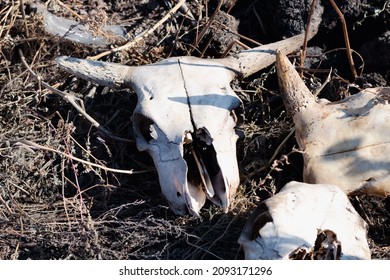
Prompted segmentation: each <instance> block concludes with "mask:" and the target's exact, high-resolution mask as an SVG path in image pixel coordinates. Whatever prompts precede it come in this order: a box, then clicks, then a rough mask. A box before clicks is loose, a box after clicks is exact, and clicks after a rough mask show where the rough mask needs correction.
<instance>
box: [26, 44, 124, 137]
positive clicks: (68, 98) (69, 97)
mask: <svg viewBox="0 0 390 280" xmlns="http://www.w3.org/2000/svg"><path fill="white" fill-rule="evenodd" d="M18 51H19V55H20V59H21V61H22V63H23V65H24V66H25V67H26V68H27V70H28V71H29V72H30V74H31V75H32V76H33V77H34V78H35V79H36V80H37V81H38V83H39V86H41V85H42V86H44V87H45V88H46V89H48V90H51V91H52V92H53V93H55V94H57V95H58V96H60V97H62V98H63V99H64V100H66V101H67V102H69V103H70V104H71V105H72V106H73V107H74V108H75V109H76V110H77V112H79V113H80V114H81V115H82V116H83V117H84V118H86V119H87V120H88V121H89V122H90V123H91V124H92V126H94V127H96V128H97V129H98V130H100V131H101V132H103V133H104V134H106V135H107V136H109V137H110V138H112V139H114V140H120V141H125V142H132V141H130V140H127V139H123V138H120V137H117V136H114V135H112V134H111V133H110V132H109V131H108V130H107V129H105V128H104V127H103V126H102V125H101V124H100V123H99V122H97V121H96V120H95V119H94V118H92V117H91V116H90V115H89V114H88V113H87V112H85V110H84V109H83V108H82V106H80V105H79V104H77V102H76V99H77V98H76V97H75V96H73V95H71V94H68V93H64V92H62V91H60V90H58V89H56V88H54V87H52V86H51V85H49V84H48V83H46V82H44V81H43V80H42V78H41V77H40V76H39V75H37V74H36V73H35V72H34V71H33V70H32V69H31V67H30V66H29V65H28V64H27V61H26V59H25V57H24V54H23V52H22V50H21V49H19V50H18Z"/></svg>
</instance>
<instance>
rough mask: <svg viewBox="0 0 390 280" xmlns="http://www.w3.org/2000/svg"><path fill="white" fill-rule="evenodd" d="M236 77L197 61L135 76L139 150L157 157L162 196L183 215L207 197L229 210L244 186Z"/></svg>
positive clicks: (145, 69)
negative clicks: (238, 152) (232, 196)
mask: <svg viewBox="0 0 390 280" xmlns="http://www.w3.org/2000/svg"><path fill="white" fill-rule="evenodd" d="M149 73H153V75H150V74H149ZM167 74H168V75H169V79H168V78H167V77H166V76H167ZM234 76H235V74H234V72H233V71H227V70H226V68H225V67H224V66H223V65H221V64H219V63H217V62H215V61H213V60H203V59H198V58H194V57H176V58H171V59H167V60H164V61H162V62H160V63H157V64H153V65H147V66H142V67H139V68H138V69H137V70H135V71H134V73H133V79H134V80H136V81H137V84H136V85H134V86H133V89H134V91H135V92H136V93H137V95H138V97H139V100H138V104H137V107H136V109H135V111H134V117H133V121H134V122H133V125H134V130H135V132H136V136H137V147H138V149H139V150H141V151H148V152H149V154H150V155H151V156H152V158H153V160H154V163H155V166H156V168H157V171H158V175H159V180H160V185H161V188H162V192H163V194H164V196H165V197H166V198H167V200H168V202H169V204H170V206H171V208H172V209H173V210H174V212H176V213H178V214H184V213H185V212H186V210H187V208H188V210H189V211H190V212H191V213H192V214H194V215H197V214H198V212H199V210H200V208H201V207H202V206H203V204H204V203H205V200H206V196H207V197H208V198H209V199H211V200H212V201H214V202H215V203H216V204H219V205H221V206H222V207H223V209H224V210H225V211H226V210H227V209H228V206H229V197H230V193H232V194H234V193H235V190H236V188H237V186H238V184H239V174H238V166H237V159H236V141H237V138H238V137H237V135H236V133H235V130H234V128H235V126H236V123H235V119H234V116H233V113H232V111H233V110H234V109H236V108H237V107H239V105H240V99H239V98H238V97H237V96H236V94H235V93H234V92H233V90H232V89H231V88H230V85H229V83H230V81H231V80H232V79H233V78H234ZM162 77H164V78H162ZM199 81H202V83H199ZM189 166H190V168H189ZM189 169H190V170H189ZM189 171H190V172H189Z"/></svg>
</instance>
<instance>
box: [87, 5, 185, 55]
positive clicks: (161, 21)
mask: <svg viewBox="0 0 390 280" xmlns="http://www.w3.org/2000/svg"><path fill="white" fill-rule="evenodd" d="M185 1H186V0H180V2H179V3H177V4H176V5H175V6H174V7H173V8H172V9H171V10H170V11H169V12H168V13H167V14H166V15H165V16H164V17H163V18H162V19H161V20H159V21H158V22H157V23H156V24H155V25H154V26H153V27H152V28H150V29H149V30H148V31H146V32H145V33H143V34H142V35H141V36H139V37H137V38H135V39H134V40H133V41H130V42H128V43H126V44H124V45H123V46H120V47H117V48H113V49H111V50H108V51H105V52H102V53H100V54H98V55H95V56H90V57H87V58H88V59H91V60H97V59H100V58H102V57H104V56H106V55H109V54H112V53H114V52H118V51H121V50H125V49H128V48H131V47H133V46H134V45H135V44H137V43H138V42H140V41H141V40H142V39H144V38H145V37H147V36H149V35H150V34H152V33H153V32H154V31H155V30H156V29H157V28H158V27H159V26H160V25H162V24H163V23H164V22H166V21H167V20H168V18H169V17H171V16H172V15H173V14H174V13H175V12H176V11H177V10H178V9H179V8H180V7H181V6H182V5H183V3H184V2H185Z"/></svg>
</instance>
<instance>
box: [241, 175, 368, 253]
mask: <svg viewBox="0 0 390 280" xmlns="http://www.w3.org/2000/svg"><path fill="white" fill-rule="evenodd" d="M318 230H320V231H326V230H329V231H331V232H333V233H335V234H337V239H336V238H334V239H335V240H333V241H334V242H332V241H331V242H328V244H326V245H325V247H326V246H335V247H337V244H339V243H338V242H340V243H341V259H370V258H371V253H370V249H369V247H368V242H367V237H366V236H367V225H366V223H365V221H364V220H363V219H362V218H361V217H360V216H359V215H358V213H357V212H356V211H355V209H354V208H353V206H352V204H351V203H350V202H349V199H348V197H347V196H346V195H345V194H344V192H343V191H342V190H340V189H339V188H338V187H336V186H333V185H327V184H318V185H311V184H306V183H299V182H294V181H293V182H290V183H288V184H286V185H285V186H284V187H283V189H282V190H281V191H280V192H279V193H277V194H276V195H274V196H273V197H271V198H269V199H267V200H265V201H263V202H261V203H260V205H259V206H258V208H257V209H256V210H255V211H254V212H253V213H252V215H251V217H250V219H249V220H248V222H247V223H246V225H245V227H244V229H243V231H242V233H241V235H240V237H239V240H238V243H239V244H240V245H241V246H242V247H243V249H244V252H245V258H246V259H289V258H291V255H292V254H294V253H296V250H297V249H299V250H305V251H310V250H311V249H312V247H314V245H315V241H316V239H317V234H318ZM328 241H329V240H328ZM328 249H329V248H328Z"/></svg>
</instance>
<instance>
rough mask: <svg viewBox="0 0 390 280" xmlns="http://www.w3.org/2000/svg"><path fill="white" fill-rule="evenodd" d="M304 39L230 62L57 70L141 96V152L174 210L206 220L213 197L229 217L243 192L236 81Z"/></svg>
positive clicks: (67, 63) (78, 64) (137, 117)
mask: <svg viewBox="0 0 390 280" xmlns="http://www.w3.org/2000/svg"><path fill="white" fill-rule="evenodd" d="M321 12H322V7H320V6H319V7H318V8H317V9H316V13H315V14H314V15H313V19H315V22H314V21H313V23H312V24H311V26H312V30H311V31H310V32H309V34H308V37H309V38H311V37H312V36H313V35H314V34H315V33H316V30H317V27H318V24H319V21H320V14H321ZM303 40H304V35H303V34H301V35H297V36H295V37H291V38H288V39H285V40H282V41H279V42H276V43H272V44H268V45H264V46H261V47H257V48H254V49H250V50H246V51H242V52H240V53H238V54H236V55H234V56H230V57H227V58H223V59H201V58H196V57H172V58H168V59H164V60H162V61H160V62H157V63H154V64H150V65H144V66H137V67H130V66H125V65H119V64H113V63H105V62H100V61H91V60H84V59H76V58H71V57H59V58H57V63H58V64H59V65H60V67H61V68H62V69H64V70H65V71H67V72H69V73H72V74H74V75H76V76H79V77H81V78H84V79H86V80H89V81H92V82H95V83H97V84H100V85H104V86H108V87H112V88H121V87H122V88H123V87H127V88H132V89H133V90H134V91H135V93H136V94H137V96H138V104H137V107H136V109H135V111H134V115H133V126H134V131H135V133H136V140H137V147H138V149H139V150H141V151H147V152H148V153H149V154H150V155H151V157H152V158H153V160H154V164H155V166H156V169H157V172H158V175H159V181H160V185H161V189H162V192H163V194H164V196H165V197H166V199H167V200H168V203H169V205H170V207H171V209H172V210H173V211H174V212H175V213H177V214H180V215H183V214H185V213H186V212H187V210H189V212H190V213H191V214H193V215H196V216H198V215H199V210H200V209H201V208H202V206H203V205H204V203H205V201H206V198H208V199H210V200H211V201H212V202H214V203H216V204H217V205H220V206H221V207H222V208H223V210H224V211H225V212H227V211H228V208H229V205H230V200H231V198H232V197H233V196H234V194H235V192H236V189H237V187H238V185H239V172H238V166H237V158H236V141H237V138H238V137H237V134H236V133H235V126H236V116H235V114H234V110H235V109H236V108H238V107H239V106H240V100H239V98H238V97H237V95H236V94H235V93H234V91H233V90H232V88H231V87H230V82H231V81H232V80H233V79H235V78H237V77H246V76H249V75H251V74H253V73H255V72H257V71H259V70H260V69H262V68H265V67H267V66H269V65H270V64H272V63H273V62H275V53H276V50H282V51H283V52H285V53H290V52H293V51H295V50H297V49H298V48H299V47H300V46H301V45H302V43H303Z"/></svg>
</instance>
